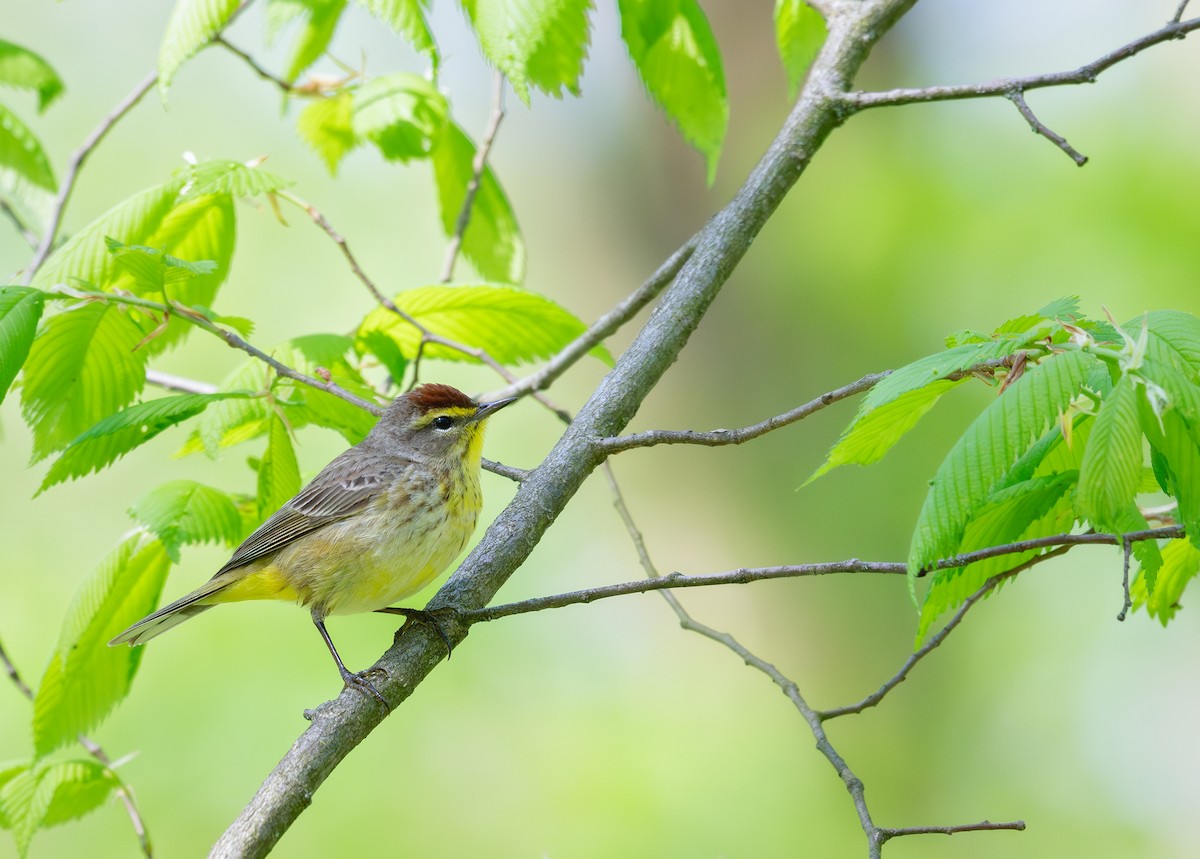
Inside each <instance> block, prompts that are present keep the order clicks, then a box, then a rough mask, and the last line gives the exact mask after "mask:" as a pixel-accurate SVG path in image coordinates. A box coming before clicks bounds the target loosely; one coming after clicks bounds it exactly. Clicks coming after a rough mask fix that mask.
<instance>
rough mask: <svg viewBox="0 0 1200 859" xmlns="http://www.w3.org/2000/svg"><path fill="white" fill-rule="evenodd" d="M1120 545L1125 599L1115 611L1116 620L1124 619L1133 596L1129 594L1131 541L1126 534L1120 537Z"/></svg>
mask: <svg viewBox="0 0 1200 859" xmlns="http://www.w3.org/2000/svg"><path fill="white" fill-rule="evenodd" d="M1121 545H1122V547H1123V548H1124V550H1125V563H1124V566H1123V568H1122V570H1121V590H1122V592H1123V593H1124V595H1125V600H1124V602H1123V603H1122V604H1121V610H1120V611H1119V612H1118V613H1117V620H1120V621H1124V620H1125V615H1127V614H1128V613H1129V609H1130V608H1132V607H1133V598H1132V597H1131V596H1130V594H1129V560H1130V556H1131V555H1132V554H1133V541H1132V540H1131V539H1130V538H1129V537H1128V536H1126V537H1123V538H1122V540H1121Z"/></svg>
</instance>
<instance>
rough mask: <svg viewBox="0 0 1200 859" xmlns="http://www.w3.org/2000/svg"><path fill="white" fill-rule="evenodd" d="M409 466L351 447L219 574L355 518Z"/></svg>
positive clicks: (261, 528) (248, 541) (262, 527)
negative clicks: (306, 536)
mask: <svg viewBox="0 0 1200 859" xmlns="http://www.w3.org/2000/svg"><path fill="white" fill-rule="evenodd" d="M407 462H408V461H407V460H404V459H401V458H399V457H395V456H388V457H382V456H379V455H378V454H377V453H367V452H365V451H362V450H361V449H359V448H350V450H348V451H346V452H345V453H343V454H342V455H341V456H339V457H338V458H337V459H335V460H334V461H333V462H331V463H329V465H327V466H325V468H324V469H322V470H321V473H320V474H318V475H317V476H316V477H314V478H313V479H312V482H311V483H309V484H308V485H307V486H305V487H304V488H303V489H301V490H300V492H299V494H297V495H296V497H294V498H292V499H291V500H290V501H288V502H287V503H286V504H284V505H283V506H282V507H280V508H279V509H278V510H276V511H275V512H274V513H272V514H271V516H270V518H268V519H267V521H265V522H263V523H262V524H261V525H259V526H258V529H257V530H255V532H254V533H253V534H251V535H250V536H249V537H247V538H246V540H245V542H243V543H242V545H240V546H238V548H237V551H235V552H234V553H233V557H232V558H230V559H229V561H228V562H227V563H226V564H225V566H223V567H221V569H219V570H217V573H216V575H217V576H219V575H221V574H222V573H227V572H229V571H230V570H235V569H237V568H238V567H242V566H245V565H246V564H248V563H250V562H251V561H256V560H258V559H259V558H265V557H266V556H267V555H271V554H273V553H275V552H278V551H279V550H280V549H282V548H283V547H284V546H286V545H288V544H289V543H291V542H292V541H293V540H296V539H299V538H300V537H303V536H304V535H305V534H310V533H312V532H313V531H316V530H317V529H318V528H323V527H324V526H326V525H328V524H330V523H332V522H337V521H338V520H340V519H345V518H346V517H348V516H353V515H354V514H355V513H357V512H358V511H360V510H362V509H363V508H365V507H366V506H367V505H369V504H370V503H371V501H372V500H373V499H374V498H375V497H376V496H378V495H379V494H380V493H381V492H383V491H384V490H385V489H386V488H387V486H388V484H389V483H390V482H391V481H392V479H393V478H394V476H395V475H396V472H397V469H402V468H403V467H404V466H405V465H407ZM214 578H215V576H214Z"/></svg>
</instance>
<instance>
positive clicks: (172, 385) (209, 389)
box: [146, 368, 220, 394]
mask: <svg viewBox="0 0 1200 859" xmlns="http://www.w3.org/2000/svg"><path fill="white" fill-rule="evenodd" d="M146 381H147V382H149V383H150V384H151V385H157V386H158V387H160V388H166V389H167V390H168V391H182V392H183V393H185V394H215V393H217V391H219V390H220V388H218V387H217V386H216V385H214V384H212V383H211V382H202V381H200V380H199V379H187V378H184V377H183V376H175V375H172V374H171V373H164V372H162V371H161V370H151V369H150V368H146Z"/></svg>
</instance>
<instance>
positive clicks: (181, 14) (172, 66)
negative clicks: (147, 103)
mask: <svg viewBox="0 0 1200 859" xmlns="http://www.w3.org/2000/svg"><path fill="white" fill-rule="evenodd" d="M241 5H242V4H241V0H176V3H175V8H174V9H173V10H172V12H171V18H170V20H169V21H168V22H167V31H166V33H164V34H163V40H162V45H161V46H160V47H159V49H158V92H159V94H160V95H161V96H162V100H163V101H164V102H165V101H166V100H167V91H168V90H169V89H170V88H171V81H173V80H174V79H175V73H176V72H178V71H179V68H180V66H182V65H183V64H184V63H186V62H187V61H188V60H190V59H191V58H192V57H193V56H195V55H196V54H197V53H198V52H199V51H200V49H201V48H203V47H205V46H206V45H208V44H209V43H210V42H211V41H212V38H213V36H216V35H217V34H218V33H220V32H221V30H223V29H224V28H225V25H226V24H228V23H229V19H230V18H231V17H233V13H234V12H236V11H237V10H238V7H239V6H241Z"/></svg>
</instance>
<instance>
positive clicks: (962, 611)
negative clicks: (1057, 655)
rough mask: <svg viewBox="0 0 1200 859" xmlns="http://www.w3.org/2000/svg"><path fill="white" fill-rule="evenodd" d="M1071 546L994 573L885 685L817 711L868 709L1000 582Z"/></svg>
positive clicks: (827, 715)
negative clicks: (842, 705)
mask: <svg viewBox="0 0 1200 859" xmlns="http://www.w3.org/2000/svg"><path fill="white" fill-rule="evenodd" d="M1071 548H1072V547H1071V546H1070V545H1066V546H1059V547H1058V548H1057V549H1054V550H1052V551H1049V552H1046V553H1045V554H1043V555H1038V556H1037V557H1034V558H1030V559H1029V560H1028V561H1026V562H1025V563H1023V564H1021V565H1019V566H1017V567H1014V568H1013V569H1011V570H1006V571H1005V572H1003V573H1000V574H999V575H995V576H992V577H991V578H990V579H988V580H987V581H986V582H984V583H983V584H982V585H981V586H980V588H979V590H977V591H975V593H973V594H971V595H970V596H969V597H967V598H966V599H965V600H963V604H962V605H961V606H959V608H958V611H956V612H955V613H954V617H952V618H951V619H950V621H949V622H948V623H947V624H946V625H945V626H943V627H942V628H941V629H939V630H938V631H937V633H936V634H934V635H932V636H930V638H929V640H928V641H926V642H925V644H923V645H922V646H921V648H920V649H919V650H917V651H916V652H914V653H913V654H911V655H910V656H909V657H908V659H906V660H904V664H903V665H901V666H900V670H899V671H897V672H896V673H895V674H893V675H892V676H891V677H890V678H888V680H887V681H885V682H884V684H883V685H882V686H880V687H879V688H878V689H876V690H875V691H874V692H872V693H871V694H870V695H868V696H867V697H866V698H863V699H862V700H861V701H858V702H856V703H854V704H847V705H845V706H844V707H831V708H830V709H828V710H819V711H817V715H818V716H820V717H821V721H823V722H824V721H828V720H830V719H836V718H837V717H838V716H846V715H849V714H851V713H861V712H862V711H863V710H866V709H868V708H869V707H874V706H876V705H877V704H878V703H879V702H880V701H882V700H883V699H884V697H885V696H886V695H887V694H888V693H889V692H891V691H892V690H893V689H895V688H896V687H897V686H899V685H900V684H901V683H903V682H904V681H905V680H906V679H907V678H908V675H909V672H911V671H912V670H913V668H915V667H916V665H917V663H918V662H920V661H921V660H922V659H924V658H925V657H926V656H928V655H929V654H930V653H931V652H933V651H934V650H935V649H936V648H937V647H938V646H939V645H940V644H941V643H942V642H943V641H945V640H946V637H947V636H949V635H950V633H951V632H953V631H954V629H955V627H957V626H958V625H959V624H960V623H962V619H963V618H964V617H966V614H967V612H968V611H970V610H971V607H972V606H974V605H975V604H976V603H978V602H979V601H980V600H982V599H983V598H984V597H985V596H987V595H988V594H989V593H991V592H992V591H993V590H995V589H996V587H997V586H999V584H1000V583H1001V582H1003V581H1005V580H1006V579H1011V578H1013V577H1014V576H1016V575H1017V574H1018V573H1022V572H1024V571H1025V570H1027V569H1029V568H1030V567H1033V566H1035V565H1037V564H1040V563H1042V562H1044V561H1048V560H1050V559H1051V558H1056V557H1058V556H1059V555H1063V554H1065V553H1066V552H1069V551H1070V550H1071Z"/></svg>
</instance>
